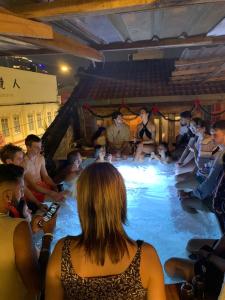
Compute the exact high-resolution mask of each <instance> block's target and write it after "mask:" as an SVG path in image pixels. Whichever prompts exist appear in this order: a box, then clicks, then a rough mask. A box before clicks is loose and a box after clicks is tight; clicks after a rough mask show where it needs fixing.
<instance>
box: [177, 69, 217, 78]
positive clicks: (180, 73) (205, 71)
mask: <svg viewBox="0 0 225 300" xmlns="http://www.w3.org/2000/svg"><path fill="white" fill-rule="evenodd" d="M216 69H217V68H216V66H212V67H208V68H195V69H192V68H191V69H186V70H181V71H179V70H178V71H177V70H176V71H173V72H172V76H173V77H179V76H183V75H197V74H206V75H207V74H209V73H212V72H214V71H216Z"/></svg>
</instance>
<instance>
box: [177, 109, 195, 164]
mask: <svg viewBox="0 0 225 300" xmlns="http://www.w3.org/2000/svg"><path fill="white" fill-rule="evenodd" d="M191 119H192V115H191V112H190V111H183V112H181V113H180V130H179V134H178V135H177V137H176V146H175V150H174V151H173V153H172V157H173V159H174V160H177V159H179V158H180V156H181V155H182V153H183V151H184V150H185V148H186V146H187V144H188V142H189V140H190V138H191V137H192V132H191V131H190V128H189V126H190V122H191Z"/></svg>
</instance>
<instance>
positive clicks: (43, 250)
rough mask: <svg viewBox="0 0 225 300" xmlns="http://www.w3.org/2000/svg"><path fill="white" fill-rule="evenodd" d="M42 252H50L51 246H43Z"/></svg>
mask: <svg viewBox="0 0 225 300" xmlns="http://www.w3.org/2000/svg"><path fill="white" fill-rule="evenodd" d="M41 252H48V253H49V252H50V249H49V248H41Z"/></svg>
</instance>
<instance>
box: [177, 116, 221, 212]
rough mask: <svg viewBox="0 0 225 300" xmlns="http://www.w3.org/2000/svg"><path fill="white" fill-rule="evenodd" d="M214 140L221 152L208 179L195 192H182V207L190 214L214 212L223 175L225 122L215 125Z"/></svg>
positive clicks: (213, 128) (217, 154)
mask: <svg viewBox="0 0 225 300" xmlns="http://www.w3.org/2000/svg"><path fill="white" fill-rule="evenodd" d="M212 130H213V139H214V140H215V143H216V144H218V145H219V147H220V150H219V151H218V152H217V153H216V158H215V160H214V163H213V165H212V167H211V170H210V173H209V175H208V176H207V178H206V179H205V180H204V181H203V182H202V183H201V184H199V185H198V186H197V187H196V188H195V189H194V190H193V192H189V193H186V192H184V191H180V198H181V201H182V206H183V208H184V209H185V210H187V211H189V212H194V213H196V210H206V211H208V210H212V199H213V193H214V192H215V190H216V187H217V185H218V182H219V180H220V178H221V174H222V173H223V155H224V154H225V120H219V121H217V122H215V123H214V125H213V127H212Z"/></svg>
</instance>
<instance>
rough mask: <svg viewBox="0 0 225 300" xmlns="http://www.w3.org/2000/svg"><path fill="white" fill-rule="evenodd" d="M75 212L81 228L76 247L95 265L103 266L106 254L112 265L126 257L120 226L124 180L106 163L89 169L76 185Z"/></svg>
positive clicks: (124, 210) (124, 208)
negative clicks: (77, 214) (76, 208)
mask: <svg viewBox="0 0 225 300" xmlns="http://www.w3.org/2000/svg"><path fill="white" fill-rule="evenodd" d="M77 203H78V213H79V218H80V223H81V228H82V233H81V236H80V238H79V242H78V246H80V247H81V246H83V247H84V249H85V253H86V255H87V256H88V257H90V258H91V260H92V261H93V262H95V263H97V264H101V265H104V262H105V254H106V253H107V254H108V255H109V257H110V259H111V261H112V263H117V262H118V261H119V260H120V259H121V258H122V257H123V255H124V253H125V252H127V254H128V249H127V242H128V243H132V242H131V240H130V239H129V237H128V236H127V235H126V233H125V231H124V228H123V224H125V222H126V217H127V195H126V188H125V184H124V180H123V178H122V176H121V174H120V173H119V172H118V170H117V169H116V168H115V167H114V166H113V165H111V164H109V163H94V164H92V165H90V166H88V167H87V168H86V169H85V170H84V171H83V172H82V173H81V175H80V177H79V179H78V182H77Z"/></svg>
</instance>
